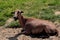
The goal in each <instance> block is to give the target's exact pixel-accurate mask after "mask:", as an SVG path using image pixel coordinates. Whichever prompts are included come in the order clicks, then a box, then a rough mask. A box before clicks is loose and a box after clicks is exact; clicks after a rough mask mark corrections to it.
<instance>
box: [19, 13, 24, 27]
mask: <svg viewBox="0 0 60 40" xmlns="http://www.w3.org/2000/svg"><path fill="white" fill-rule="evenodd" d="M18 19H19V23H20V24H21V26H22V27H24V18H23V16H22V15H21V14H18Z"/></svg>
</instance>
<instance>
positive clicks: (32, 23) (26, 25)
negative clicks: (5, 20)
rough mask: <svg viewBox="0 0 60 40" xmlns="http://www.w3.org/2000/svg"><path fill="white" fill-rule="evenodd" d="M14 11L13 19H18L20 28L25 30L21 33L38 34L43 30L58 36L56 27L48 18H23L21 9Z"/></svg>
mask: <svg viewBox="0 0 60 40" xmlns="http://www.w3.org/2000/svg"><path fill="white" fill-rule="evenodd" d="M12 13H14V19H15V20H17V19H18V20H19V23H20V24H21V26H22V28H23V29H24V30H25V31H24V32H23V33H25V34H30V33H32V34H39V33H41V32H42V31H43V30H45V32H46V33H47V34H48V35H50V34H51V33H53V34H55V35H56V36H58V31H57V29H56V26H55V25H54V24H53V23H52V22H50V21H48V20H42V19H36V18H24V17H23V16H22V15H21V13H23V11H21V10H16V11H15V12H12Z"/></svg>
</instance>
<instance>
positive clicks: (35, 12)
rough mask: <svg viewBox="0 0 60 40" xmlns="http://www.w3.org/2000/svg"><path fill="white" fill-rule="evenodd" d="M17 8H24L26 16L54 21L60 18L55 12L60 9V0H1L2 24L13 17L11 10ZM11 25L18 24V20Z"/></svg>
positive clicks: (0, 24)
mask: <svg viewBox="0 0 60 40" xmlns="http://www.w3.org/2000/svg"><path fill="white" fill-rule="evenodd" d="M16 9H20V10H23V11H24V13H23V15H24V16H26V17H35V18H39V19H45V20H51V21H52V22H54V21H56V20H60V15H55V14H54V12H55V11H58V10H60V0H0V26H2V25H4V24H5V21H6V20H7V19H8V18H10V17H13V15H12V14H11V12H12V11H14V10H16ZM10 25H11V26H14V25H18V22H12V23H11V24H10Z"/></svg>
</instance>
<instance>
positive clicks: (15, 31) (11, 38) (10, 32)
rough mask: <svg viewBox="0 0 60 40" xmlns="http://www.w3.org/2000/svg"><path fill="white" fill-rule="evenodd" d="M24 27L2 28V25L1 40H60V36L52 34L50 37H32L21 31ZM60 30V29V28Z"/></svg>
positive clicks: (0, 28) (0, 30) (0, 29)
mask: <svg viewBox="0 0 60 40" xmlns="http://www.w3.org/2000/svg"><path fill="white" fill-rule="evenodd" d="M59 29H60V27H59V28H58V30H59ZM21 30H22V28H2V27H0V40H60V36H58V37H55V36H51V37H50V38H45V39H42V38H37V37H35V38H32V37H30V36H27V35H23V34H21V35H20V33H21ZM59 32H60V30H59ZM59 35H60V34H59Z"/></svg>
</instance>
